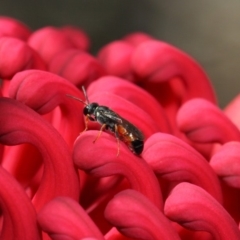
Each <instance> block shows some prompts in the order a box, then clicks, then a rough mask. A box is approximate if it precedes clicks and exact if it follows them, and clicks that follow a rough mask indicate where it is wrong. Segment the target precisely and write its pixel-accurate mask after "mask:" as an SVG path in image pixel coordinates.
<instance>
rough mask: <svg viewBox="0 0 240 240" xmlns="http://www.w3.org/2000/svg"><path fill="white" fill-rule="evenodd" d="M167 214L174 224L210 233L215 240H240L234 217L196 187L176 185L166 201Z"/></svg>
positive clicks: (183, 184)
mask: <svg viewBox="0 0 240 240" xmlns="http://www.w3.org/2000/svg"><path fill="white" fill-rule="evenodd" d="M164 212H165V214H166V215H167V217H169V218H170V219H171V220H172V221H176V222H178V223H179V224H181V225H183V226H184V227H187V228H188V229H191V230H194V231H206V232H209V233H210V234H211V235H212V237H213V239H219V240H220V239H221V240H226V239H231V240H235V239H236V240H238V239H240V231H239V229H238V227H237V224H236V223H235V222H234V220H233V219H232V217H231V216H230V215H229V214H228V213H227V211H226V210H225V209H224V208H223V207H222V206H221V205H220V204H219V203H218V202H217V201H216V200H215V199H214V198H212V197H211V196H210V195H209V194H208V193H207V192H205V191H204V190H203V189H202V188H200V187H197V186H196V185H192V184H190V183H180V184H179V185H177V186H176V187H175V188H174V189H173V191H172V193H171V195H170V196H169V197H168V198H167V200H166V202H165V208H164Z"/></svg>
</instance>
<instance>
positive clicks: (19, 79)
mask: <svg viewBox="0 0 240 240" xmlns="http://www.w3.org/2000/svg"><path fill="white" fill-rule="evenodd" d="M66 94H69V95H73V96H76V97H79V98H81V99H84V97H83V94H82V93H81V92H80V91H79V90H78V89H77V88H76V87H75V86H74V85H72V84H71V83H70V82H68V81H67V80H65V79H63V78H61V77H59V76H58V75H55V74H52V73H49V72H45V71H40V70H28V71H23V72H20V73H17V74H16V75H15V76H14V77H13V79H12V80H11V85H10V89H9V96H10V97H11V98H15V99H17V100H18V101H21V102H23V103H24V104H26V105H28V106H29V107H31V108H33V109H35V110H36V111H38V112H39V113H40V114H46V113H48V112H50V111H52V110H53V109H55V108H56V107H57V106H60V108H61V111H62V114H61V117H59V116H56V121H55V123H54V126H55V127H56V128H57V130H58V131H59V132H60V133H61V134H62V136H63V137H64V139H65V140H66V142H67V143H69V145H70V146H71V145H72V144H73V142H74V141H75V139H76V137H77V136H78V134H79V132H80V131H82V130H83V129H84V122H83V117H82V109H83V106H84V105H83V104H82V103H80V102H77V101H75V100H73V99H71V98H69V97H67V96H66Z"/></svg>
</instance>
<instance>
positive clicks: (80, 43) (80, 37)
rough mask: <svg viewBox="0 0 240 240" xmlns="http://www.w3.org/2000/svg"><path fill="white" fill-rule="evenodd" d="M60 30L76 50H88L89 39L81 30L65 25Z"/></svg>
mask: <svg viewBox="0 0 240 240" xmlns="http://www.w3.org/2000/svg"><path fill="white" fill-rule="evenodd" d="M60 30H61V31H62V32H64V33H65V35H66V36H67V37H68V39H69V40H70V41H71V42H72V43H73V45H74V46H75V47H76V48H78V49H81V50H84V51H88V50H89V47H90V39H89V37H88V36H87V34H86V33H85V32H84V31H83V30H82V29H80V28H79V27H76V26H70V25H66V26H63V27H61V28H60Z"/></svg>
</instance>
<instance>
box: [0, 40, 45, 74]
mask: <svg viewBox="0 0 240 240" xmlns="http://www.w3.org/2000/svg"><path fill="white" fill-rule="evenodd" d="M31 68H39V69H45V65H44V63H43V62H42V60H41V59H40V57H39V56H38V55H37V54H36V53H35V52H34V51H33V50H32V49H31V48H30V47H29V46H28V45H27V44H26V43H25V42H23V41H21V40H20V39H17V38H12V37H1V38H0V78H2V79H11V78H12V77H13V75H14V74H15V73H17V72H19V71H23V70H25V69H31Z"/></svg>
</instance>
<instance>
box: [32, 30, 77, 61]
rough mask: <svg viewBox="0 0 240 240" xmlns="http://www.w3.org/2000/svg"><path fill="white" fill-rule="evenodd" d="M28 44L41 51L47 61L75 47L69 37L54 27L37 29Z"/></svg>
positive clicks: (40, 53)
mask: <svg viewBox="0 0 240 240" xmlns="http://www.w3.org/2000/svg"><path fill="white" fill-rule="evenodd" d="M28 44H29V45H30V46H31V47H32V48H33V49H35V50H36V52H38V53H39V55H40V56H41V57H42V59H43V60H44V61H45V62H46V63H49V62H50V60H51V59H52V58H53V57H54V56H55V55H56V54H57V53H59V52H61V51H63V50H66V49H71V48H75V47H74V45H73V43H72V42H71V41H70V40H69V39H68V37H67V36H66V35H65V34H64V33H63V32H61V30H59V29H57V28H54V27H44V28H41V29H39V30H37V31H35V32H34V33H32V35H31V36H30V37H29V39H28Z"/></svg>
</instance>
